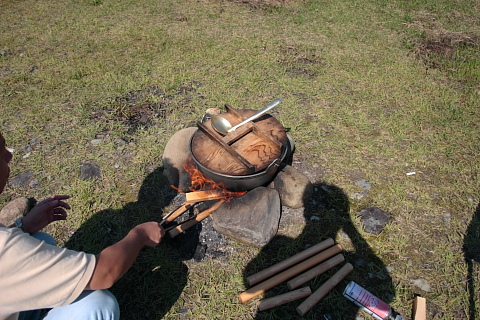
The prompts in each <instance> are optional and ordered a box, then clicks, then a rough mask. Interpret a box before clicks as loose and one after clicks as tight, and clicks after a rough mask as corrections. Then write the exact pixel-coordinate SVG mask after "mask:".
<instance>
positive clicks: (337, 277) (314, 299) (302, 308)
mask: <svg viewBox="0 0 480 320" xmlns="http://www.w3.org/2000/svg"><path fill="white" fill-rule="evenodd" d="M352 270H353V266H352V265H351V264H350V263H347V264H345V265H344V266H343V267H342V268H341V269H340V270H338V271H337V272H336V273H335V274H334V275H333V276H332V277H331V278H330V279H328V280H327V281H326V282H325V283H324V284H323V285H322V286H320V288H318V289H317V290H316V291H315V292H314V293H312V294H311V295H310V296H309V297H308V298H307V299H305V301H303V302H302V303H301V304H300V305H299V306H298V307H297V313H298V314H299V315H300V316H302V317H303V316H304V315H305V314H306V313H307V312H308V311H309V310H310V309H312V307H313V306H314V305H316V304H317V303H318V302H319V301H320V300H321V299H322V298H323V297H325V296H326V295H327V293H329V292H330V291H331V290H332V289H333V288H334V287H335V286H336V285H337V284H339V283H340V281H342V280H343V279H344V278H345V277H346V276H347V275H348V274H349V273H350V272H352Z"/></svg>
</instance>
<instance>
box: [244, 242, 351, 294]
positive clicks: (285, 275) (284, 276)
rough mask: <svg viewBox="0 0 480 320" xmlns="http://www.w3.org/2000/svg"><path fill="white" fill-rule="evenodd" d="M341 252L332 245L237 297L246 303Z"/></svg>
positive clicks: (340, 249)
mask: <svg viewBox="0 0 480 320" xmlns="http://www.w3.org/2000/svg"><path fill="white" fill-rule="evenodd" d="M341 251H342V246H340V245H339V244H337V245H334V246H333V247H331V248H329V249H327V250H325V251H323V252H321V253H319V254H317V255H315V256H313V257H311V258H309V259H307V260H305V261H303V262H300V263H299V264H297V265H295V266H293V267H291V268H290V269H287V270H285V271H283V272H281V273H279V274H277V275H275V276H273V277H271V278H269V279H267V280H265V281H263V282H260V283H259V284H257V285H256V286H254V287H251V288H250V289H248V290H246V291H244V292H242V293H241V294H240V295H239V296H238V297H239V298H240V301H241V302H246V301H248V300H250V299H252V298H253V297H256V296H258V295H259V294H262V293H264V292H265V291H266V290H268V289H270V288H273V287H274V286H276V285H278V284H280V283H282V282H284V281H286V280H288V279H290V278H292V277H293V276H295V275H297V274H299V273H301V272H303V271H305V270H307V269H309V268H311V267H313V266H315V265H317V264H319V263H320V262H322V261H324V260H326V259H328V258H330V257H332V256H334V255H336V254H338V253H340V252H341Z"/></svg>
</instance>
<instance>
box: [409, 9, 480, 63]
mask: <svg viewBox="0 0 480 320" xmlns="http://www.w3.org/2000/svg"><path fill="white" fill-rule="evenodd" d="M416 18H417V19H418V20H417V21H415V22H414V23H411V24H410V25H409V27H411V28H413V29H416V30H418V31H421V33H422V34H423V37H422V38H419V39H417V40H415V41H414V42H415V43H414V48H413V52H414V53H415V55H416V56H417V57H419V58H420V59H421V60H423V62H424V63H425V64H426V66H427V67H429V68H438V67H439V66H441V64H442V62H441V61H440V59H453V58H455V51H456V50H457V49H462V48H467V47H478V45H479V43H480V37H479V36H478V35H474V34H466V33H462V32H454V31H450V30H447V29H445V28H444V27H443V26H442V24H441V23H440V22H438V21H437V20H436V19H435V16H428V15H419V16H417V17H416Z"/></svg>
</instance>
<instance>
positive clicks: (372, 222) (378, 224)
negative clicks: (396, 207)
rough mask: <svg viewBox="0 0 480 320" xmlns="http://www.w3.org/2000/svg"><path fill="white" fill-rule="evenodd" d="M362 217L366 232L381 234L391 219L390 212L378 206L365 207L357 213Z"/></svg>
mask: <svg viewBox="0 0 480 320" xmlns="http://www.w3.org/2000/svg"><path fill="white" fill-rule="evenodd" d="M357 214H358V215H359V216H360V217H361V218H360V221H361V222H362V223H363V228H364V230H365V232H368V233H372V234H375V235H377V234H380V232H382V230H383V229H384V228H385V226H386V225H387V223H388V220H389V219H390V213H389V212H386V211H383V210H382V209H380V208H377V207H371V208H367V209H363V210H362V211H360V212H358V213H357Z"/></svg>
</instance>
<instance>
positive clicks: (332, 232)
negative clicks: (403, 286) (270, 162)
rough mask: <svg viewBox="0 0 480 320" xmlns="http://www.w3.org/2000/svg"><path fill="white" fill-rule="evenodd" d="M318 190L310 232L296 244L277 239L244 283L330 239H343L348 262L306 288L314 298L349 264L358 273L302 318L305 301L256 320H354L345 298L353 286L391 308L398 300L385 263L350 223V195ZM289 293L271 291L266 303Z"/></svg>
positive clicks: (318, 186)
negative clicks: (344, 294)
mask: <svg viewBox="0 0 480 320" xmlns="http://www.w3.org/2000/svg"><path fill="white" fill-rule="evenodd" d="M314 190H315V191H314V195H313V197H312V199H311V200H310V201H309V202H308V203H307V204H306V205H305V211H304V216H305V219H306V226H305V228H304V229H303V231H302V233H301V235H300V236H298V237H297V238H295V239H292V238H289V237H285V236H276V237H274V239H272V241H271V242H270V243H269V244H268V245H266V246H265V247H264V248H262V250H261V252H260V253H259V254H258V255H257V256H256V257H255V258H254V259H253V260H252V261H251V262H250V263H249V264H248V265H247V267H246V268H245V271H244V275H245V279H246V278H247V277H248V276H251V275H252V274H255V273H256V272H259V271H261V270H263V269H265V268H268V267H269V266H271V265H273V264H275V263H277V262H280V261H283V260H285V259H287V258H289V257H291V256H293V255H294V254H296V253H298V252H300V251H303V250H304V249H306V248H307V247H308V246H311V245H315V244H317V243H319V242H321V241H323V240H325V239H327V238H332V239H333V240H338V239H342V240H343V241H338V242H339V243H342V242H346V243H347V244H348V245H344V246H343V252H342V254H343V255H344V257H345V262H344V263H342V264H340V265H338V266H336V267H334V268H332V269H331V270H329V271H327V272H326V273H324V274H322V275H320V276H318V277H316V278H315V279H312V280H311V281H309V282H307V283H306V284H304V285H302V286H301V287H303V286H307V285H308V286H310V288H311V290H312V292H314V291H315V290H316V289H318V288H319V287H320V286H321V285H322V284H323V283H324V282H325V281H326V280H328V279H329V278H330V277H331V276H332V275H333V274H334V273H335V272H336V271H338V270H339V269H340V268H341V266H343V265H344V264H345V263H347V262H348V263H351V264H352V265H353V266H354V270H353V271H352V273H350V274H349V275H348V276H347V277H346V278H345V279H344V280H342V282H340V284H339V285H337V286H336V288H334V289H333V290H332V291H331V292H330V293H328V294H327V295H326V296H325V297H324V298H323V299H322V300H321V301H320V302H319V303H318V304H316V305H315V306H314V307H313V308H312V309H311V310H310V311H309V312H308V313H306V314H305V315H304V317H303V318H302V317H300V316H299V315H298V314H297V312H296V310H295V309H296V307H298V305H299V304H300V303H301V302H302V301H303V300H304V299H300V300H296V301H293V302H290V303H287V304H284V305H281V306H278V307H274V308H272V309H268V310H265V311H259V312H258V313H257V316H256V318H255V319H322V320H323V319H325V320H350V319H351V320H354V319H356V315H357V312H358V307H356V306H355V305H354V304H353V303H352V302H350V301H349V300H347V299H346V298H344V297H343V295H342V293H343V290H344V289H345V287H346V285H347V284H348V282H349V281H355V282H356V283H357V284H359V285H361V286H362V287H363V288H365V289H366V290H368V291H370V292H371V293H373V294H374V295H376V296H377V297H379V298H380V299H382V300H383V301H385V302H386V303H389V302H391V301H392V299H393V297H394V296H395V288H394V286H393V284H392V279H391V277H390V275H389V272H388V270H387V269H386V267H385V265H384V263H383V262H382V261H381V260H380V259H379V258H378V257H377V256H376V255H375V253H374V252H373V250H372V248H371V247H370V246H369V245H368V243H367V242H366V240H365V239H364V238H363V237H362V235H361V234H360V233H359V231H358V230H357V228H356V226H355V224H354V223H353V221H352V220H351V218H350V215H349V212H350V204H349V201H348V198H347V196H346V195H345V193H344V192H343V191H342V190H341V189H340V188H338V187H336V186H333V185H328V184H324V183H322V182H317V183H315V184H314ZM312 217H314V218H312ZM245 285H246V287H247V288H248V287H249V285H248V283H247V281H246V280H245ZM288 291H289V290H288V288H287V285H286V282H284V283H282V284H280V285H278V286H276V287H275V288H272V289H270V290H267V291H266V292H265V294H264V298H269V297H273V296H277V295H279V294H282V293H285V292H288Z"/></svg>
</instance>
